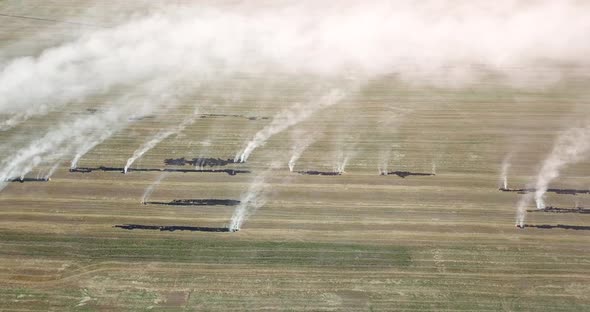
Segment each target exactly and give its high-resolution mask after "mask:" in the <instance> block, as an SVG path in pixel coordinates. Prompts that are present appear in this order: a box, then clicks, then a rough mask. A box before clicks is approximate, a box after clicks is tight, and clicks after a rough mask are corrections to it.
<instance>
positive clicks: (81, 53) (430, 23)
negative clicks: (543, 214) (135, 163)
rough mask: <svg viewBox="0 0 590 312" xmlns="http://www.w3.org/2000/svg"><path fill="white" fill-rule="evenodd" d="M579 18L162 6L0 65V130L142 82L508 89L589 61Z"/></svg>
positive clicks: (482, 6) (569, 8)
mask: <svg viewBox="0 0 590 312" xmlns="http://www.w3.org/2000/svg"><path fill="white" fill-rule="evenodd" d="M317 12H322V13H321V14H317ZM588 12H590V3H589V2H587V1H575V0H569V1H568V0H563V1H535V2H533V3H531V2H530V1H493V2H485V3H484V2H481V1H441V0H430V1H428V0H427V1H421V2H420V3H416V2H414V1H396V2H394V3H391V2H390V1H373V2H370V3H367V2H366V1H344V2H341V3H338V4H334V3H331V2H329V1H281V2H278V3H276V4H274V5H268V6H260V5H257V4H256V3H252V4H239V5H235V4H234V5H232V6H229V5H224V4H216V3H212V4H199V5H187V6H172V5H171V6H168V7H167V8H166V7H163V8H161V9H159V10H157V12H156V13H153V14H149V15H148V16H144V17H142V18H136V19H133V20H131V21H129V22H127V23H125V24H122V25H119V26H115V27H112V28H108V29H99V30H94V31H88V32H86V33H84V34H83V35H81V36H80V37H79V38H78V39H77V40H74V41H72V42H69V43H65V44H63V45H61V46H57V47H54V48H51V49H47V50H45V51H43V52H42V53H41V54H40V55H38V56H35V57H29V56H27V57H21V58H17V59H14V60H11V61H7V62H4V63H3V64H0V115H2V116H5V118H6V119H5V120H3V121H1V122H0V124H1V127H2V128H4V129H6V128H9V127H12V126H14V125H16V124H18V123H19V122H22V121H24V120H26V119H27V118H30V117H31V116H35V115H40V114H45V113H47V112H49V111H52V110H55V109H58V108H60V107H63V106H64V105H67V104H68V103H73V102H80V101H83V100H84V99H85V98H87V97H88V96H90V95H92V94H97V93H107V92H109V91H110V90H112V89H113V88H116V87H125V86H132V85H135V84H137V83H141V82H143V81H146V80H150V79H153V77H172V76H181V77H202V78H203V77H219V76H221V75H222V74H231V73H236V72H248V73H253V74H255V73H263V72H266V71H269V70H276V71H279V72H288V73H296V74H298V75H302V74H312V75H333V76H341V75H342V74H346V73H351V72H352V73H359V74H360V75H365V76H375V75H381V74H391V73H396V74H398V75H399V77H400V78H401V79H404V80H409V81H413V82H420V81H432V80H433V78H430V79H425V78H428V77H435V78H434V80H437V79H438V81H439V82H442V81H444V82H448V83H450V84H459V85H462V84H465V83H471V82H476V81H477V78H478V73H477V72H478V71H480V68H484V69H487V70H489V71H495V72H500V73H501V74H502V75H501V76H505V77H508V81H510V82H513V81H515V80H518V79H520V78H522V77H521V76H522V75H526V73H527V71H522V70H521V69H522V68H523V67H528V68H531V69H534V68H536V67H538V66H551V65H547V64H555V65H556V66H557V65H558V64H571V65H573V66H572V67H578V68H580V67H581V66H586V65H589V64H590V61H589V59H588V58H587V57H586V56H587V55H589V54H590V41H589V40H587V38H588V35H589V33H590V19H588V18H587V16H588ZM542 72H543V71H536V72H534V73H531V72H528V73H529V75H532V76H535V77H536V76H538V75H543V73H542ZM545 75H551V76H552V77H553V76H559V75H555V74H554V73H550V74H545ZM443 77H444V79H440V78H443ZM22 90H27V91H26V92H22Z"/></svg>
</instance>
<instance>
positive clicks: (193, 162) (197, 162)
mask: <svg viewBox="0 0 590 312" xmlns="http://www.w3.org/2000/svg"><path fill="white" fill-rule="evenodd" d="M239 163H240V162H236V161H234V159H233V158H228V159H221V158H212V157H201V158H193V159H185V158H184V157H182V158H167V159H164V164H165V165H167V166H185V165H190V166H194V167H201V168H202V167H222V166H227V165H229V164H239Z"/></svg>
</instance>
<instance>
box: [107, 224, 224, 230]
mask: <svg viewBox="0 0 590 312" xmlns="http://www.w3.org/2000/svg"><path fill="white" fill-rule="evenodd" d="M113 227H116V228H120V229H124V230H156V231H161V232H166V231H167V232H174V231H189V232H230V230H229V228H226V227H204V226H185V225H143V224H118V225H113Z"/></svg>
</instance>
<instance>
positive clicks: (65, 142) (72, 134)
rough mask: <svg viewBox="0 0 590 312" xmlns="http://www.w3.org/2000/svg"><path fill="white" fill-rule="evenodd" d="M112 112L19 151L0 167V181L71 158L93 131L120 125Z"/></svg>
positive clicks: (71, 125)
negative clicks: (76, 148)
mask: <svg viewBox="0 0 590 312" xmlns="http://www.w3.org/2000/svg"><path fill="white" fill-rule="evenodd" d="M115 111H116V110H115V109H113V110H109V111H107V112H105V113H102V114H99V115H96V116H89V117H85V118H79V119H76V120H74V121H73V122H69V123H64V124H62V125H60V126H58V127H56V128H54V129H52V130H50V131H49V132H47V133H46V134H45V135H43V136H41V137H40V138H39V139H37V140H34V141H33V142H31V143H30V144H29V145H28V146H26V147H23V148H21V149H20V150H18V151H17V152H15V153H14V154H12V155H10V156H8V157H7V158H5V159H4V160H3V161H2V162H1V163H0V168H2V169H1V170H0V181H6V180H9V179H12V178H15V177H23V176H24V175H26V174H27V173H29V172H31V170H33V169H34V168H35V167H37V166H38V165H40V164H41V163H43V162H44V161H46V160H51V159H56V158H57V159H59V158H61V157H63V156H65V155H68V154H71V153H72V151H73V150H74V148H75V147H76V146H79V145H80V144H82V142H83V141H84V139H85V138H86V137H88V136H90V135H91V133H93V132H94V131H95V130H96V129H103V128H105V127H108V125H109V124H111V123H117V122H121V120H120V118H119V114H118V113H117V112H115Z"/></svg>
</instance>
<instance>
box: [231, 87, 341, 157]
mask: <svg viewBox="0 0 590 312" xmlns="http://www.w3.org/2000/svg"><path fill="white" fill-rule="evenodd" d="M343 98H344V93H342V92H341V91H339V90H332V91H330V92H329V93H328V94H327V95H324V96H322V97H320V98H319V99H317V100H314V101H311V102H308V103H305V104H300V103H298V104H296V105H294V106H293V107H290V108H288V109H286V110H283V111H281V112H279V113H278V114H277V115H276V116H274V118H273V120H272V121H271V122H270V124H269V125H267V126H266V127H264V128H263V129H262V130H260V131H258V132H257V133H256V135H254V138H252V140H250V141H249V142H248V144H247V145H246V148H244V150H243V151H241V152H239V153H238V154H237V155H236V157H235V161H236V162H245V161H246V160H248V157H249V156H250V154H251V153H252V152H253V151H254V150H255V149H256V148H257V147H259V146H261V145H263V144H264V143H266V140H268V139H269V138H270V137H272V136H273V135H275V134H277V133H279V132H282V131H284V130H286V129H288V128H289V127H292V126H294V125H296V124H298V123H300V122H302V121H304V120H306V119H308V118H309V117H311V116H312V115H313V114H314V113H315V112H317V111H318V110H320V109H324V108H326V107H329V106H332V105H334V104H336V103H338V102H339V101H341V100H342V99H343Z"/></svg>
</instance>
